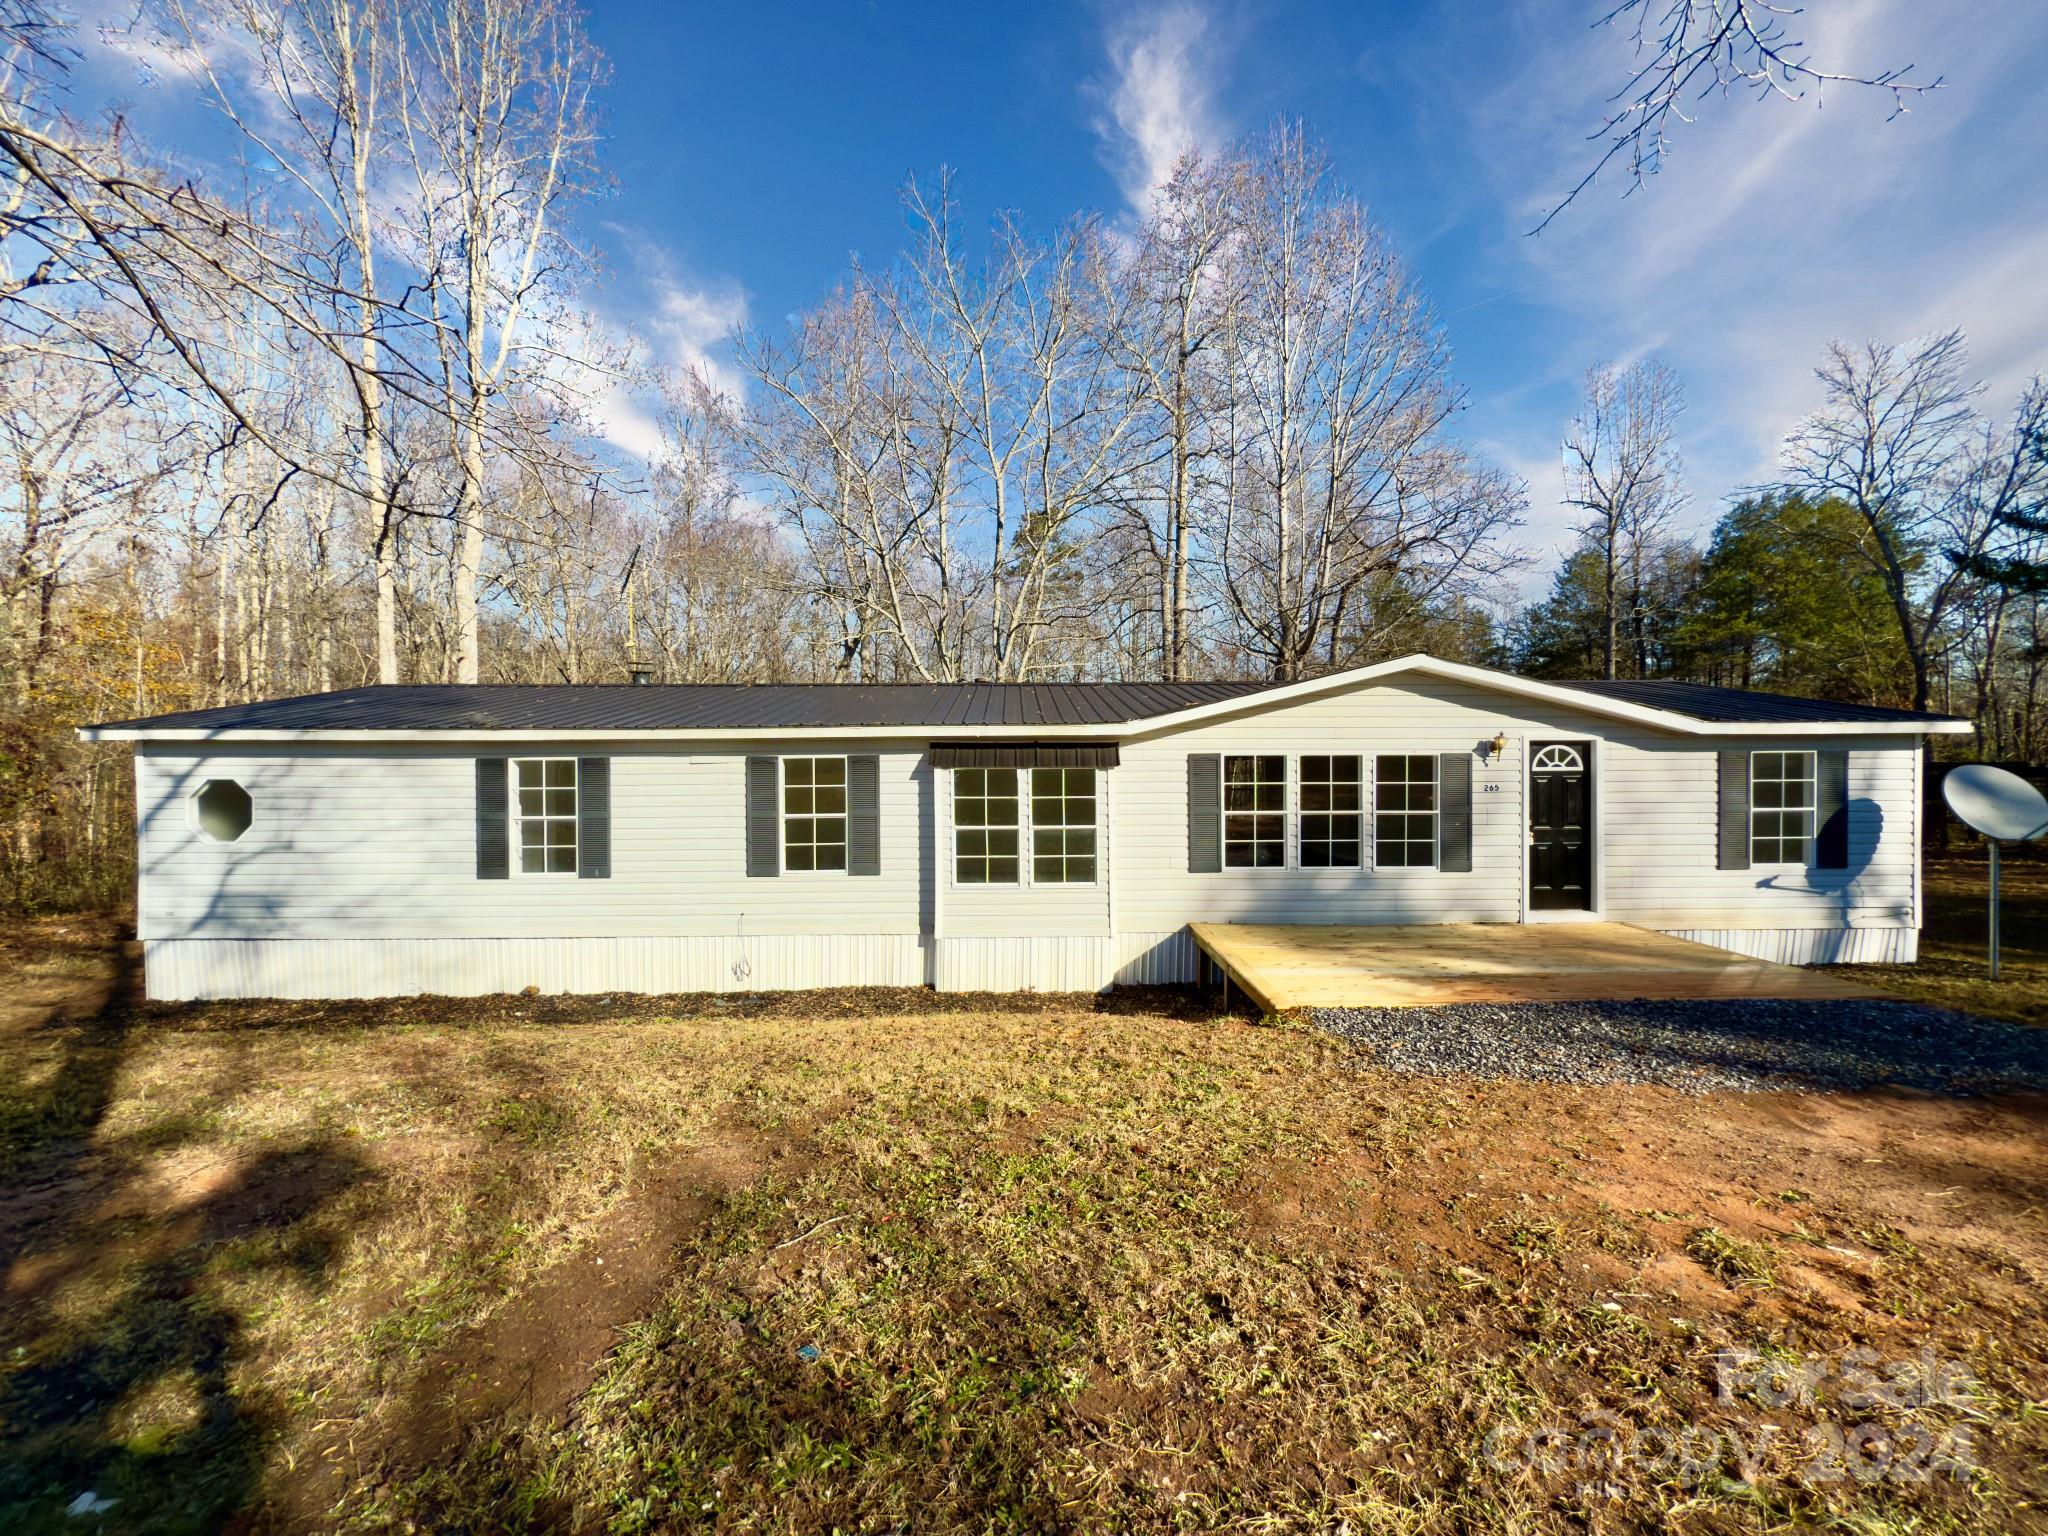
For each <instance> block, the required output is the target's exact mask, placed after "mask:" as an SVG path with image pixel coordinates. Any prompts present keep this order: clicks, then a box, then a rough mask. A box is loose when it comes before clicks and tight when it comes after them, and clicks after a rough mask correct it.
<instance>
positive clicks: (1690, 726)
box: [78, 652, 1976, 743]
mask: <svg viewBox="0 0 2048 1536" xmlns="http://www.w3.org/2000/svg"><path fill="white" fill-rule="evenodd" d="M1409 673H1416V674H1420V675H1423V676H1427V677H1438V678H1442V679H1444V680H1446V681H1450V682H1459V683H1466V684H1469V685H1470V686H1472V687H1475V688H1480V689H1484V690H1487V691H1490V692H1493V693H1500V694H1505V695H1508V696H1510V697H1515V698H1527V699H1534V700H1538V701H1541V702H1543V703H1547V704H1552V705H1555V706H1557V707H1559V708H1561V709H1569V710H1573V711H1576V712H1578V713H1581V714H1591V715H1602V716H1606V717H1607V718H1609V719H1615V720H1628V721H1632V722H1634V723H1636V724H1638V725H1646V726H1651V727H1654V728H1655V729H1657V730H1662V731H1669V732H1672V733H1674V734H1677V735H1682V736H1967V735H1970V734H1972V733H1974V732H1975V730H1976V727H1975V726H1974V725H1973V724H1971V723H1970V722H1969V721H1967V720H1954V719H1945V718H1936V717H1922V718H1913V719H1905V720H1835V721H1830V720H1776V721H1747V720H1745V721H1726V720H1701V719H1698V718H1696V717H1694V716H1692V715H1685V714H1680V713H1678V712H1677V711H1675V710H1669V709H1658V708H1655V707H1654V706H1652V705H1648V704H1636V703H1631V702H1629V701H1628V700H1625V699H1616V698H1607V697H1603V696H1602V695H1600V694H1597V693H1587V692H1585V691H1583V690H1581V689H1576V688H1566V687H1561V686H1560V685H1558V684H1556V683H1545V682H1539V681H1538V680H1536V679H1535V678H1527V677H1515V676H1512V675H1511V674H1509V673H1505V672H1496V671H1493V670H1492V669H1490V668H1487V667H1474V666H1468V665H1467V664H1465V663H1464V662H1457V661H1439V660H1438V659H1437V658H1436V657H1434V656H1428V655H1424V654H1421V653H1419V652H1418V653H1416V654H1414V655H1410V656H1402V657H1397V658H1396V659H1394V660H1392V661H1382V662H1376V663H1374V664H1373V665H1371V666H1365V667H1353V668H1351V669H1350V670H1348V671H1344V672H1332V673H1329V674H1327V675H1326V676H1323V677H1316V678H1310V679H1309V680H1307V681H1306V682H1299V683H1284V684H1281V685H1279V686H1277V687H1272V688H1262V689H1259V690H1258V691H1257V692H1253V693H1245V694H1239V695H1236V696H1233V697H1231V698H1226V699H1216V700H1213V701H1211V702H1210V703H1207V704H1196V705H1192V706H1190V707H1189V708H1187V709H1182V710H1175V711H1173V712H1171V713H1168V714H1163V715H1148V716H1144V717H1142V718H1139V719H1135V720H1125V721H1117V722H1098V723H1096V724H1091V725H982V726H966V725H961V724H957V723H956V724H945V723H933V724H927V725H833V726H722V727H717V728H712V729H704V728H690V729H665V730H648V729H617V728H614V729H610V730H553V729H547V730H539V729H516V728H515V729H491V730H476V729H443V728H434V729H420V730H369V729H361V730H275V729H272V730H247V729H212V730H209V729H200V728H190V727H187V728H182V729H181V728H177V727H160V728H151V727H149V726H148V725H147V724H136V725H129V726H82V727H80V728H79V732H78V736H79V739H80V740H81V741H89V742H99V741H108V742H113V741H136V742H141V741H163V742H204V741H223V742H273V743H276V742H322V741H332V742H364V741H383V742H418V741H439V742H482V741H504V740H507V739H508V738H509V739H515V740H523V741H679V742H688V741H700V742H707V743H709V742H720V741H758V740H761V739H763V738H767V737H802V738H805V739H807V740H812V741H853V740H871V739H873V738H875V737H900V738H908V739H913V740H922V739H929V738H930V737H931V736H932V735H933V734H934V733H940V732H944V733H950V734H954V735H960V734H965V735H971V736H973V737H975V738H977V739H983V740H1062V739H1072V738H1076V737H1095V738H1097V739H1103V738H1107V739H1111V740H1118V741H1122V740H1128V739H1129V738H1131V737H1134V736H1139V735H1147V736H1149V735H1157V734H1160V733H1163V732H1167V731H1177V730H1185V729H1187V728H1188V727H1190V726H1194V725H1200V724H1204V723H1206V722H1208V721H1212V720H1220V719H1227V718H1230V717H1232V716H1235V715H1244V714H1257V713H1262V712H1264V711H1266V710H1269V709H1273V708H1276V707H1279V706H1284V705H1287V704H1291V703H1295V702H1297V701H1299V700H1302V699H1309V698H1317V697H1320V696H1322V695H1324V694H1328V693H1339V692H1342V691H1343V690H1345V689H1347V688H1356V687H1361V686H1363V685H1365V684H1367V683H1373V682H1379V681H1383V680H1386V679H1390V678H1397V677H1400V676H1403V675H1405V674H1409Z"/></svg>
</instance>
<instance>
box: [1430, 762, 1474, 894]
mask: <svg viewBox="0 0 2048 1536" xmlns="http://www.w3.org/2000/svg"><path fill="white" fill-rule="evenodd" d="M1437 785H1438V792H1439V793H1440V794H1441V795H1442V797H1443V808H1442V811H1441V813H1440V814H1439V816H1438V818H1437V844H1436V867H1437V868H1438V869H1441V870H1444V871H1445V872H1447V873H1449V874H1454V875H1464V874H1470V873H1471V871H1472V754H1471V753H1469V752H1446V753H1444V754H1443V756H1442V757H1440V758H1438V759H1437Z"/></svg>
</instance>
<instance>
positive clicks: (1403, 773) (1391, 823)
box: [1373, 753, 1437, 869]
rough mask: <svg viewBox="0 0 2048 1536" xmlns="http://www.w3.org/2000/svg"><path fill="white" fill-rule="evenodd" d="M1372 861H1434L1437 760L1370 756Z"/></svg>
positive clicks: (1383, 864)
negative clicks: (1372, 765) (1372, 757)
mask: <svg viewBox="0 0 2048 1536" xmlns="http://www.w3.org/2000/svg"><path fill="white" fill-rule="evenodd" d="M1374 763H1375V768H1374V773H1373V779H1374V784H1373V863H1374V864H1375V865H1376V866H1377V867H1378V868H1381V869H1402V868H1415V867H1425V868H1426V867H1430V866H1433V865H1434V864H1435V863H1436V813H1437V803H1436V759H1435V758H1434V757H1432V756H1429V755H1427V754H1419V753H1418V754H1408V755H1402V756H1398V757H1381V758H1376V759H1374Z"/></svg>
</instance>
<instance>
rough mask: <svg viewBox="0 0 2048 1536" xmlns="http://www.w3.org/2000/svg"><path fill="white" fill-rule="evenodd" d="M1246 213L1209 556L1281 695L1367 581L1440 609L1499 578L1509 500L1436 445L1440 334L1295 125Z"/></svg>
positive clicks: (1275, 139)
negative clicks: (1467, 589)
mask: <svg viewBox="0 0 2048 1536" xmlns="http://www.w3.org/2000/svg"><path fill="white" fill-rule="evenodd" d="M1244 207H1245V218H1244V225H1243V229H1244V234H1243V239H1242V241H1241V243H1239V244H1238V245H1237V246H1236V247H1235V248H1234V249H1233V252H1232V267H1233V272H1232V274H1231V276H1230V277H1229V278H1228V279H1227V281H1226V283H1225V285H1224V286H1225V290H1226V292H1227V293H1228V295H1229V298H1230V301H1231V306H1232V307H1231V312H1230V314H1229V315H1228V317H1227V318H1226V320H1225V322H1224V330H1225V346H1226V348H1227V350H1228V353H1229V361H1228V369H1227V387H1226V390H1225V396H1224V399H1223V400H1222V401H1221V402H1220V419H1219V421H1218V426H1217V430H1218V431H1219V432H1220V433H1221V434H1222V438H1223V442H1224V449H1223V459H1224V476H1225V478H1224V483H1223V484H1222V485H1221V486H1220V487H1219V492H1220V494H1219V495H1218V496H1217V497H1216V498H1215V501H1216V502H1217V503H1218V504H1217V505H1213V506H1212V507H1211V508H1210V509H1209V511H1208V512H1207V514H1206V516H1207V518H1208V523H1209V528H1208V532H1207V534H1206V537H1205V544H1206V546H1207V547H1206V551H1205V558H1206V560H1207V562H1208V563H1209V565H1210V568H1211V571H1212V572H1213V578H1214V581H1215V584H1216V587H1217V590H1218V596H1219V600H1220V602H1221V605H1222V606H1223V608H1224V610H1225V613H1226V615H1227V617H1228V621H1229V622H1230V624H1231V626H1232V627H1233V629H1234V631H1235V637H1236V641H1237V643H1238V644H1239V645H1240V646H1242V647H1243V649H1245V650H1246V651H1247V652H1249V653H1250V654H1252V655H1254V656H1256V657H1258V658H1259V660H1260V661H1261V662H1262V663H1263V665H1264V666H1265V668H1266V669H1267V671H1268V672H1269V673H1270V675H1272V676H1273V677H1275V678H1278V679H1290V678H1296V677H1299V676H1302V675H1303V674H1304V672H1305V670H1306V669H1307V668H1308V667H1309V665H1310V664H1311V661H1312V659H1313V658H1316V656H1317V654H1318V652H1319V651H1320V652H1322V653H1323V654H1324V656H1326V657H1327V656H1328V655H1330V654H1333V653H1334V652H1335V651H1336V650H1337V649H1339V647H1338V644H1337V636H1338V634H1339V633H1340V631H1341V630H1342V629H1343V626H1344V623H1345V619H1346V612H1347V609H1348V608H1349V607H1350V606H1351V605H1352V604H1353V602H1354V601H1355V599H1356V598H1357V597H1358V595H1359V593H1360V592H1361V591H1362V590H1363V589H1364V588H1365V587H1366V586H1367V584H1368V583H1370V582H1372V581H1373V580H1374V579H1375V578H1377V577H1381V576H1386V575H1391V574H1398V575H1399V576H1400V577H1401V578H1402V579H1403V580H1404V581H1405V582H1406V583H1408V584H1409V585H1410V586H1411V587H1412V588H1414V589H1416V590H1420V591H1424V592H1428V593H1432V594H1437V593H1441V594H1443V595H1446V596H1449V595H1452V594H1453V593H1455V592H1456V591H1457V590H1458V589H1459V587H1460V586H1461V585H1469V584H1476V583H1479V582H1481V581H1483V579H1484V578H1485V576H1486V575H1487V574H1488V573H1489V572H1497V571H1498V570H1500V569H1501V568H1503V567H1504V566H1505V564H1507V563H1509V562H1510V561H1511V559H1512V556H1511V555H1510V554H1509V553H1508V552H1506V551H1504V550H1501V549H1500V548H1499V547H1498V545H1497V543H1496V540H1497V538H1498V536H1499V535H1500V534H1502V533H1504V532H1506V531H1507V530H1508V529H1509V528H1510V527H1512V526H1513V525H1514V523H1515V522H1516V520H1517V515H1518V512H1519V509H1520V506H1521V504H1522V494H1521V489H1520V487H1519V486H1518V485H1515V484H1513V483H1511V482H1510V481H1508V480H1507V479H1506V478H1505V477H1503V476H1500V475H1498V474H1495V473H1493V472H1492V471H1489V470H1486V469H1484V468H1483V467H1481V466H1479V465H1477V464H1475V463H1474V462H1473V460H1472V459H1471V457H1470V455H1469V454H1467V453H1466V452H1464V451H1463V450H1462V449H1460V448H1459V447H1458V446H1457V445H1455V444H1454V443H1453V442H1451V441H1450V439H1449V437H1448V434H1447V430H1446V429H1447V425H1448V423H1449V421H1450V418H1451V416H1452V415H1453V413H1454V412H1455V411H1456V410H1457V409H1458V408H1459V406H1460V405H1461V404H1462V400H1463V397H1462V395H1461V393H1460V391H1459V390H1458V388H1457V386H1456V384H1455V382H1454V381H1453V380H1452V378H1451V374H1450V355H1449V349H1448V347H1447V345H1446V344H1445V341H1444V337H1443V333H1442V331H1441V329H1440V328H1439V326H1438V325H1437V323H1436V320H1435V318H1434V317H1433V316H1432V315H1431V314H1430V312H1429V308H1428V306H1427V304H1426V303H1425V302H1424V300H1423V298H1422V296H1421V294H1420V293H1419V292H1418V291H1417V290H1416V288H1415V287H1414V286H1413V284H1412V283H1411V282H1410V281H1409V279H1408V276H1407V274H1406V272H1405V271H1404V270H1403V269H1402V267H1401V264H1400V262H1399V260H1398V259H1397V258H1396V257H1395V255H1394V252H1393V250H1392V249H1391V247H1390V246H1389V245H1388V244H1387V242H1386V239H1385V237H1384V236H1383V235H1381V233H1380V232H1379V231H1378V230H1377V229H1376V228H1375V227H1374V226H1373V225H1372V224H1371V223H1370V221H1369V220H1368V219H1367V218H1366V216H1365V212H1364V210H1363V209H1362V208H1360V207H1359V206H1358V205H1357V204H1356V202H1354V201H1353V200H1351V199H1350V198H1348V197H1346V196H1343V195H1342V194H1340V193H1337V192H1335V191H1334V190H1333V189H1332V188H1331V186H1330V185H1329V174H1328V169H1327V166H1326V164H1325V163H1324V161H1323V158H1322V156H1321V154H1320V153H1319V152H1318V151H1317V150H1316V149H1315V148H1314V147H1313V146H1311V145H1310V144H1309V142H1308V141H1307V139H1306V137H1305V136H1304V135H1303V133H1302V132H1301V130H1300V129H1299V127H1297V126H1294V125H1283V126H1282V127H1280V128H1278V129H1276V130H1275V132H1274V133H1273V135H1272V136H1271V138H1270V139H1269V140H1268V141H1267V142H1266V144H1265V145H1263V146H1262V148H1261V150H1260V152H1259V154H1258V155H1257V157H1256V158H1255V159H1254V161H1253V163H1252V164H1251V167H1250V169H1249V170H1248V172H1247V174H1246V190H1245V196H1244Z"/></svg>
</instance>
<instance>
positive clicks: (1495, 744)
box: [1486, 731, 1508, 757]
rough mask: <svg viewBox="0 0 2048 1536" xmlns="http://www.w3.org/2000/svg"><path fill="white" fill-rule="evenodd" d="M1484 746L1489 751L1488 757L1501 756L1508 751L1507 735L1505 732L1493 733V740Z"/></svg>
mask: <svg viewBox="0 0 2048 1536" xmlns="http://www.w3.org/2000/svg"><path fill="white" fill-rule="evenodd" d="M1486 745H1487V747H1488V749H1489V750H1488V753H1487V755H1488V756H1490V757H1499V756H1501V755H1502V754H1503V753H1505V752H1506V751H1507V749H1508V733H1507V732H1506V731H1495V732H1494V733H1493V740H1492V741H1489V742H1488V743H1487V744H1486Z"/></svg>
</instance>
